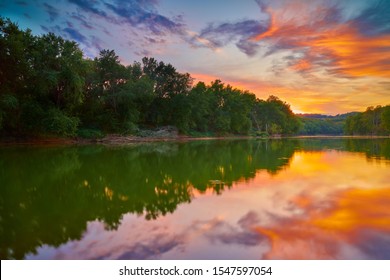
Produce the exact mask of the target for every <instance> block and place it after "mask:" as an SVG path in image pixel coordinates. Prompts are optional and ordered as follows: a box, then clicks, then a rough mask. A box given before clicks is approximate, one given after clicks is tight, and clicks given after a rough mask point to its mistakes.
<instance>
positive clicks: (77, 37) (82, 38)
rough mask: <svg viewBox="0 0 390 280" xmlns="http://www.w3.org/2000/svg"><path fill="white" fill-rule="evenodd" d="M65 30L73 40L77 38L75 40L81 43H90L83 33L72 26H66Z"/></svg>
mask: <svg viewBox="0 0 390 280" xmlns="http://www.w3.org/2000/svg"><path fill="white" fill-rule="evenodd" d="M63 31H64V32H65V33H66V34H68V35H69V36H70V37H71V39H72V40H75V41H77V42H80V43H84V44H88V40H87V38H86V37H85V36H84V35H83V34H81V33H80V32H78V31H77V30H76V29H74V28H71V27H67V28H64V29H63Z"/></svg>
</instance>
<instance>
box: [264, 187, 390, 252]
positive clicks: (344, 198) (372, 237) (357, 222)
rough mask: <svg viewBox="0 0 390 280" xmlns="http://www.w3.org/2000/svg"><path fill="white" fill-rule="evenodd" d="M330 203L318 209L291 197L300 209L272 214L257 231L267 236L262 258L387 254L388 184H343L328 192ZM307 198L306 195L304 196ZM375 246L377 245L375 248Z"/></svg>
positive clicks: (389, 230)
mask: <svg viewBox="0 0 390 280" xmlns="http://www.w3.org/2000/svg"><path fill="white" fill-rule="evenodd" d="M333 199H334V202H333V205H332V206H330V207H329V208H328V209H326V210H324V209H321V211H318V209H316V208H315V207H312V205H314V204H315V201H313V202H311V203H304V204H302V203H300V202H301V201H302V200H301V199H300V198H299V197H297V198H296V199H294V200H293V201H296V202H297V206H299V207H301V208H302V209H303V210H304V213H305V214H304V215H301V216H299V217H294V218H290V219H279V220H278V219H274V221H275V222H274V223H273V224H271V225H269V226H266V227H265V226H258V227H257V231H258V232H259V234H261V235H265V236H267V238H268V240H269V241H270V242H271V250H270V251H269V252H267V254H266V255H265V256H264V258H267V259H354V258H365V259H369V258H374V259H381V258H389V257H390V254H389V253H388V252H389V251H390V250H386V249H390V247H389V245H386V246H383V244H389V243H388V241H389V233H390V208H389V207H388V205H389V204H390V190H389V189H371V190H356V189H352V190H347V191H343V192H341V193H338V194H337V195H335V196H334V197H333ZM305 200H308V197H305ZM378 248H379V249H380V250H378Z"/></svg>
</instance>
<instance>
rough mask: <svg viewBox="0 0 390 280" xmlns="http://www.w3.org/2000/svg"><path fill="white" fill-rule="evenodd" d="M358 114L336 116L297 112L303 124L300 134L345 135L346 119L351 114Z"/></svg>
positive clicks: (353, 113)
mask: <svg viewBox="0 0 390 280" xmlns="http://www.w3.org/2000/svg"><path fill="white" fill-rule="evenodd" d="M356 114H358V113H357V112H350V113H345V114H339V115H336V116H330V115H322V114H297V117H298V118H299V119H300V121H301V123H302V126H301V129H300V130H299V132H298V134H300V135H343V134H344V129H345V121H346V119H347V118H348V117H349V116H353V115H356Z"/></svg>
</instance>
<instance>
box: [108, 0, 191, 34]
mask: <svg viewBox="0 0 390 280" xmlns="http://www.w3.org/2000/svg"><path fill="white" fill-rule="evenodd" d="M156 3H157V2H156V1H150V0H149V1H148V0H144V1H134V0H133V1H120V0H117V1H115V2H114V3H113V4H111V3H105V6H106V7H107V8H108V9H109V10H111V11H112V12H114V13H115V14H116V15H117V16H118V17H119V20H120V21H123V22H126V23H128V24H130V25H132V26H143V27H145V28H147V30H149V31H151V32H152V33H153V34H154V35H166V33H173V34H184V29H183V28H184V25H183V24H182V23H181V22H179V21H175V20H174V19H170V18H168V17H166V16H163V15H161V14H159V13H158V12H157V10H156V7H155V6H156ZM177 19H178V18H176V20H177Z"/></svg>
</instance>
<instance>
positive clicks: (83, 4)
mask: <svg viewBox="0 0 390 280" xmlns="http://www.w3.org/2000/svg"><path fill="white" fill-rule="evenodd" d="M68 1H69V3H72V4H75V5H77V6H78V7H79V8H81V9H82V10H83V11H85V12H89V13H92V14H95V15H99V16H101V17H104V18H107V14H106V13H105V12H104V11H102V10H100V9H98V8H97V7H96V5H95V3H96V1H93V0H68Z"/></svg>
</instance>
